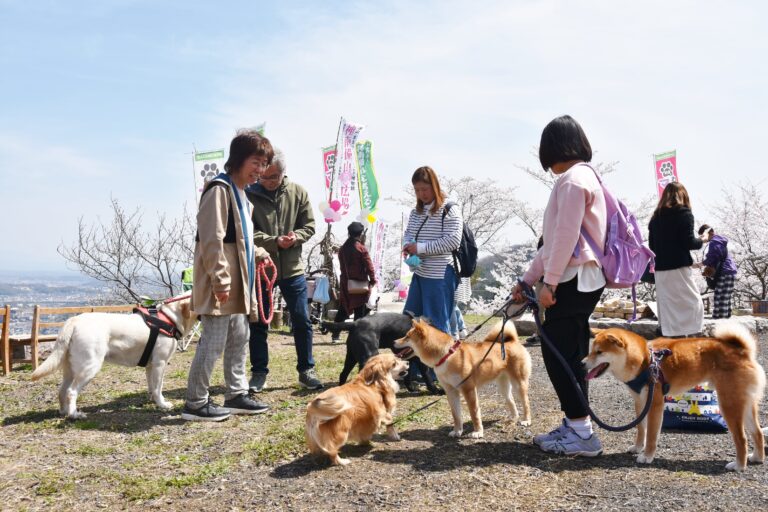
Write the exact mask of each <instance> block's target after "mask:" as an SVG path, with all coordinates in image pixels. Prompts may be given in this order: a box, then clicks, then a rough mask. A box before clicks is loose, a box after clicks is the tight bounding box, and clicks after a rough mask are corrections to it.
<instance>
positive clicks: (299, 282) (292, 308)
mask: <svg viewBox="0 0 768 512" xmlns="http://www.w3.org/2000/svg"><path fill="white" fill-rule="evenodd" d="M275 284H276V285H277V286H279V287H280V292H281V293H282V294H283V298H284V299H285V303H286V304H287V306H288V312H289V313H290V315H291V323H292V325H293V344H294V345H295V346H296V369H297V370H298V371H299V372H303V371H306V370H308V369H310V368H313V367H314V366H315V360H314V359H313V358H312V323H311V322H310V320H309V308H308V305H307V280H306V278H305V277H304V274H301V275H298V276H295V277H289V278H287V279H281V280H279V281H277V282H276V283H275ZM262 297H268V294H267V292H266V290H262ZM265 310H266V304H265ZM250 325H251V337H250V340H249V344H248V345H249V348H250V350H251V371H252V372H253V373H269V368H268V366H269V345H268V344H267V333H268V329H269V326H268V325H267V324H265V323H262V322H251V324H250Z"/></svg>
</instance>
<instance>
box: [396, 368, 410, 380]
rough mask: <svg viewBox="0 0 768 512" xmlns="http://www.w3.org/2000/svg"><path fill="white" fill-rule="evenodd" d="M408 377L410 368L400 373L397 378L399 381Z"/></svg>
mask: <svg viewBox="0 0 768 512" xmlns="http://www.w3.org/2000/svg"><path fill="white" fill-rule="evenodd" d="M406 375H408V368H406V369H405V370H403V371H401V372H400V373H398V374H397V378H398V379H402V378H404V377H405V376H406Z"/></svg>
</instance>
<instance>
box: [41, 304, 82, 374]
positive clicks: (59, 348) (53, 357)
mask: <svg viewBox="0 0 768 512" xmlns="http://www.w3.org/2000/svg"><path fill="white" fill-rule="evenodd" d="M75 318H77V317H72V318H70V319H69V320H67V321H66V322H65V323H64V326H63V327H62V328H61V331H59V336H58V337H57V338H56V343H55V344H54V345H53V350H52V351H51V353H50V354H49V355H48V358H47V359H46V360H45V361H43V364H41V365H40V366H38V367H37V370H35V371H34V372H32V380H40V379H42V378H43V377H45V376H46V375H50V374H51V373H53V372H55V371H56V370H58V368H59V366H61V363H62V361H64V356H66V355H67V350H69V340H70V338H72V333H73V332H74V330H75Z"/></svg>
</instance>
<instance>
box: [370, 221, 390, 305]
mask: <svg viewBox="0 0 768 512" xmlns="http://www.w3.org/2000/svg"><path fill="white" fill-rule="evenodd" d="M369 233H370V234H369V235H368V236H369V237H370V240H371V255H372V256H373V270H374V272H375V273H376V283H377V285H376V287H377V288H378V289H379V291H381V287H382V286H383V284H384V283H383V282H382V279H381V271H382V268H383V267H384V248H385V247H386V245H387V225H386V224H385V223H384V221H381V220H377V221H376V222H374V223H373V225H372V226H371V229H370V232H369Z"/></svg>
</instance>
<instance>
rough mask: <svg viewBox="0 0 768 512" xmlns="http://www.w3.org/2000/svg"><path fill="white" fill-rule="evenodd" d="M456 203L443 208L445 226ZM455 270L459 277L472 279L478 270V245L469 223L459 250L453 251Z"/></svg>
mask: <svg viewBox="0 0 768 512" xmlns="http://www.w3.org/2000/svg"><path fill="white" fill-rule="evenodd" d="M455 205H456V203H445V207H444V208H443V218H442V219H441V220H442V222H443V224H444V223H445V216H446V215H448V211H449V210H450V209H451V207H452V206H455ZM453 268H454V269H455V270H456V274H457V275H458V276H459V277H472V274H474V273H475V269H477V244H476V243H475V234H474V233H472V230H471V229H469V226H467V223H466V222H465V223H464V229H463V230H462V231H461V244H459V248H458V249H456V250H455V251H453Z"/></svg>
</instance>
